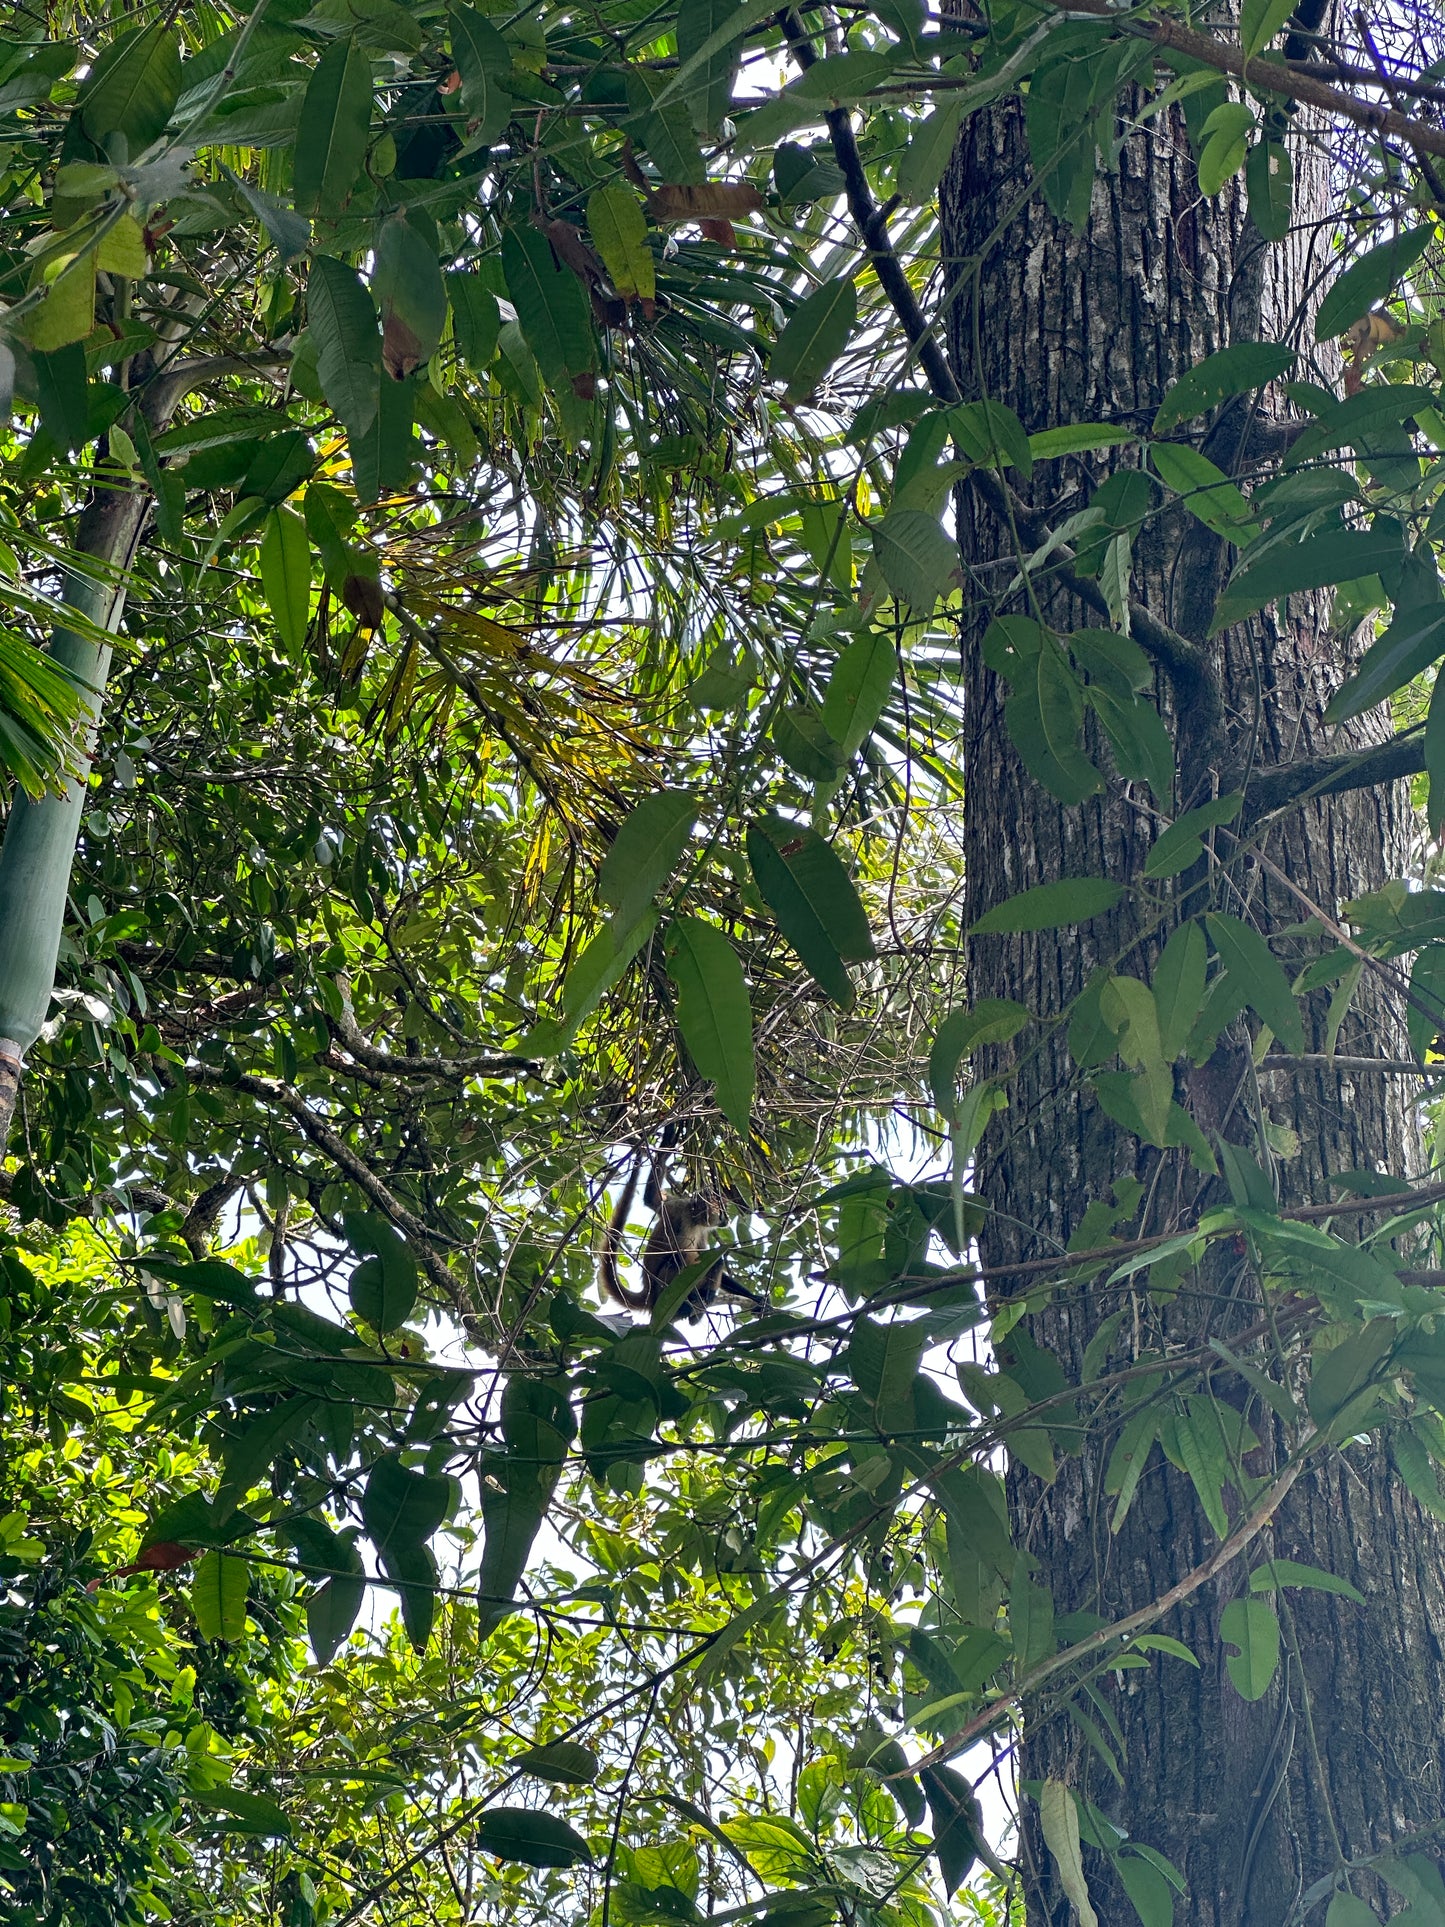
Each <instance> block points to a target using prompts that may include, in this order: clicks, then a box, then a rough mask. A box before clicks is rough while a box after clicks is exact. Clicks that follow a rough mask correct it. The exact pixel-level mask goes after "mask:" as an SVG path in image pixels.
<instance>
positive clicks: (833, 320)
mask: <svg viewBox="0 0 1445 1927" xmlns="http://www.w3.org/2000/svg"><path fill="white" fill-rule="evenodd" d="M857 319H858V290H857V288H856V287H855V286H854V284H853V282H852V280H851V278H849V277H848V276H846V275H840V276H838V277H837V278H836V279H835V280H832V281H825V282H824V283H823V284H822V286H821V287H818V288H814V290H813V292H812V293H811V294H810V295H809V296H808V298H807V299H806V300H805V301H802V302H800V303H799V305H798V306H797V307H796V308H795V309H794V310H793V313H792V315H791V316H790V317H789V319H788V323H787V326H786V327H785V328H784V329H783V332H782V333H781V334H780V335H779V336H778V339H777V342H776V343H775V345H774V347H773V352H772V355H771V357H770V359H769V362H768V378H769V379H770V380H771V381H776V382H781V383H782V385H783V388H784V390H785V392H786V394H787V397H788V400H789V401H795V402H800V401H806V400H807V398H808V396H809V395H811V394H812V392H813V390H814V389H815V388H816V387H817V385H818V383H819V382H820V381H821V380H822V379H823V376H824V375H825V374H826V373H827V372H828V370H829V368H831V367H832V365H833V363H834V362H835V361H836V360H837V359H838V357H839V355H841V354H842V352H843V350H844V348H845V347H846V346H847V342H848V337H849V335H850V334H852V332H853V328H854V324H855V323H856V322H857Z"/></svg>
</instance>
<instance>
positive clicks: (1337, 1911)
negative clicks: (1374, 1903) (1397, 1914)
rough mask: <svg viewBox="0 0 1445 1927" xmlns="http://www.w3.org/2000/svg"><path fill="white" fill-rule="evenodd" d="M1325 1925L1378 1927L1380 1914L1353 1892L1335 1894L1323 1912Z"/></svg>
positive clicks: (1330, 1926) (1335, 1926)
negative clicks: (1325, 1911)
mask: <svg viewBox="0 0 1445 1927" xmlns="http://www.w3.org/2000/svg"><path fill="white" fill-rule="evenodd" d="M1325 1927H1380V1916H1379V1915H1378V1914H1377V1913H1376V1912H1375V1910H1374V1909H1373V1908H1372V1907H1367V1906H1366V1905H1365V1903H1364V1901H1363V1900H1360V1899H1357V1898H1356V1896H1355V1895H1354V1894H1336V1895H1335V1897H1334V1899H1333V1900H1332V1901H1331V1902H1330V1904H1329V1910H1328V1912H1327V1913H1326V1914H1325Z"/></svg>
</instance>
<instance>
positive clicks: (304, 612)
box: [261, 503, 311, 655]
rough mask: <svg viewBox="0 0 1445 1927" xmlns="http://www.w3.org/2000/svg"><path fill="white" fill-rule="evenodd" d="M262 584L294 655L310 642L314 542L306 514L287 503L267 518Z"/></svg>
mask: <svg viewBox="0 0 1445 1927" xmlns="http://www.w3.org/2000/svg"><path fill="white" fill-rule="evenodd" d="M261 587H262V589H263V590H264V592H265V596H266V606H267V607H268V608H269V609H270V611H271V620H272V621H273V622H274V623H275V625H276V633H277V635H278V636H280V638H281V640H282V642H283V643H284V644H285V646H286V648H287V649H288V650H289V651H290V652H291V653H292V654H293V655H299V654H300V653H301V651H302V649H304V647H305V646H306V625H307V623H308V621H309V620H310V615H311V543H310V541H309V540H308V538H307V534H306V523H305V521H304V520H303V518H302V517H301V516H300V515H298V514H297V512H296V510H295V509H293V508H287V507H286V506H285V504H284V503H283V504H280V505H278V506H277V507H276V508H273V509H272V511H271V513H270V514H269V515H268V516H267V518H266V529H265V533H264V534H263V535H262V537H261Z"/></svg>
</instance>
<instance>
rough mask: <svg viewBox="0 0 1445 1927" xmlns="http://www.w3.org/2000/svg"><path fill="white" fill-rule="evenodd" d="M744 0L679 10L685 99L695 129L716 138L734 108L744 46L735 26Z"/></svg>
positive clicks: (690, 4) (703, 0) (716, 0)
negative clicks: (734, 83)
mask: <svg viewBox="0 0 1445 1927" xmlns="http://www.w3.org/2000/svg"><path fill="white" fill-rule="evenodd" d="M740 12H741V0H685V3H684V4H683V5H682V6H680V7H679V8H678V11H677V57H678V61H679V63H680V66H681V70H682V72H683V73H685V74H686V76H687V79H686V82H685V87H684V92H683V98H684V99H685V100H686V102H687V107H688V112H689V113H690V114H691V116H692V121H693V125H694V127H695V128H696V129H697V131H698V133H699V134H700V135H702V136H703V138H704V139H707V138H708V137H709V136H715V135H716V134H717V132H718V130H719V128H720V127H721V126H722V123H723V121H724V120H726V118H727V116H728V113H729V111H730V109H731V106H732V90H733V79H734V76H735V75H736V73H737V69H738V61H739V59H740V57H741V47H740V45H739V41H738V38H737V36H736V34H734V32H733V31H732V30H733V27H734V25H735V23H736V22H737V20H738V16H739V14H740Z"/></svg>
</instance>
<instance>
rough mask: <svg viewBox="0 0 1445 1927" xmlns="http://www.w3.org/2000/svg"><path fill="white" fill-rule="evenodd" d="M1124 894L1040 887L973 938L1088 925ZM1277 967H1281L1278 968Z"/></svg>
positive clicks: (1089, 880) (1102, 888) (1098, 883)
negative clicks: (996, 933)
mask: <svg viewBox="0 0 1445 1927" xmlns="http://www.w3.org/2000/svg"><path fill="white" fill-rule="evenodd" d="M1123 894H1124V887H1123V885H1122V884H1119V883H1110V882H1109V881H1108V879H1107V878H1106V877H1066V878H1064V879H1063V880H1062V881H1061V882H1058V883H1040V884H1036V885H1035V887H1034V888H1033V889H1032V890H1020V891H1019V893H1018V895H1017V896H1012V897H1006V898H1005V899H1004V901H1003V902H1002V903H996V904H995V905H994V907H993V909H992V910H987V911H985V912H984V914H983V915H982V916H981V917H980V918H979V919H978V922H977V923H975V924H974V926H973V934H974V935H975V936H982V935H984V934H985V933H986V932H989V931H994V932H1009V931H1016V930H1053V929H1056V928H1057V927H1058V926H1059V925H1060V924H1066V923H1087V922H1088V920H1089V918H1090V917H1101V916H1103V915H1104V913H1105V911H1107V910H1112V909H1113V907H1114V905H1115V904H1116V903H1117V902H1118V901H1119V899H1120V898H1121V897H1122V896H1123ZM1276 967H1277V966H1276Z"/></svg>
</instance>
